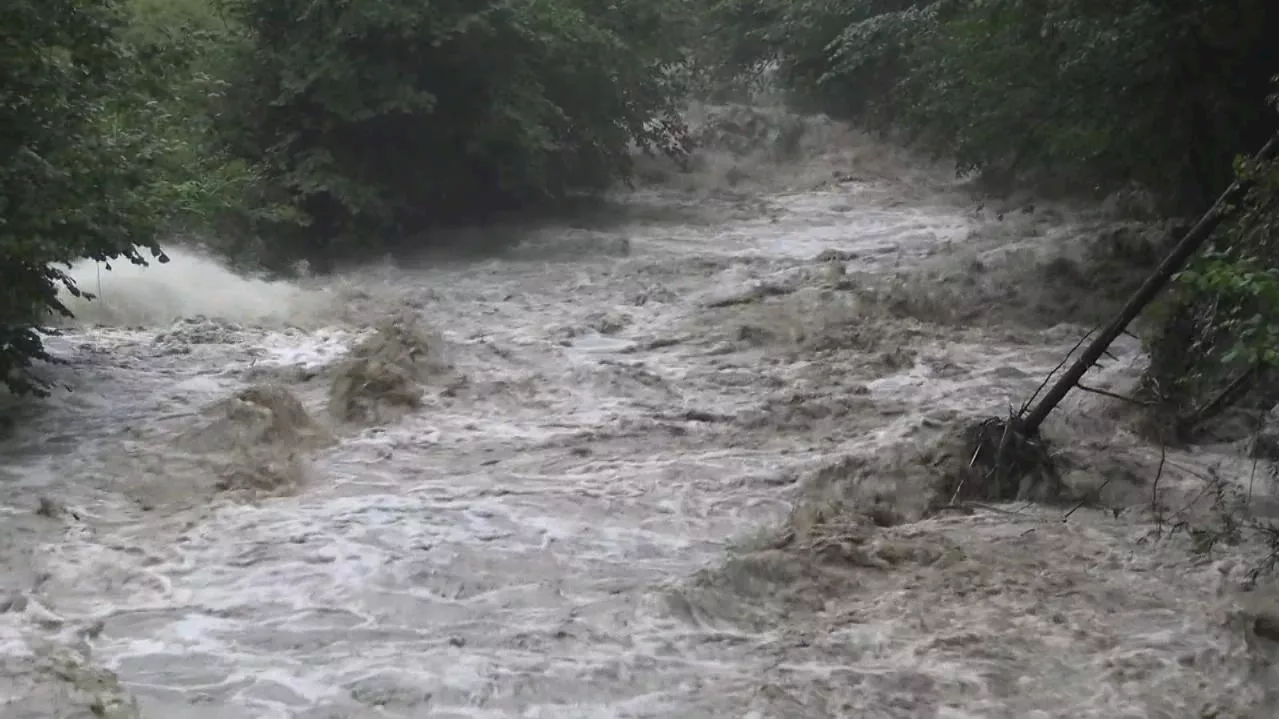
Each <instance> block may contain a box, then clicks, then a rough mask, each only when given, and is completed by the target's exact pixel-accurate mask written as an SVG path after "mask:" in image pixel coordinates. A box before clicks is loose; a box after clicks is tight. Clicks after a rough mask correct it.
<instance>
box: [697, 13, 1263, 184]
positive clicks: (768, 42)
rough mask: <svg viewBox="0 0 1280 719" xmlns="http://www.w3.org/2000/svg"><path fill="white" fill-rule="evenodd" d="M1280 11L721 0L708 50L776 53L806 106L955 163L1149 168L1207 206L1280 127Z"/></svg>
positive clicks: (1094, 180) (1143, 175)
mask: <svg viewBox="0 0 1280 719" xmlns="http://www.w3.org/2000/svg"><path fill="white" fill-rule="evenodd" d="M1268 20H1269V21H1270V22H1268ZM1276 22H1277V7H1276V4H1275V3H1269V2H1265V1H1264V0H1242V2H1239V3H1217V2H1211V1H1210V0H1174V1H1173V2H1155V1H1154V0H1141V1H1138V2H1129V3H1109V2H1099V1H1098V0H1064V1H1062V2H1047V1H1045V0H847V1H840V2H838V1H836V0H715V1H713V2H712V3H711V5H710V9H709V11H708V20H707V23H708V24H709V26H710V27H712V28H713V32H712V42H710V43H708V49H707V50H706V51H704V58H706V59H707V60H709V61H711V62H714V63H718V65H719V67H720V68H722V71H723V72H724V73H727V74H742V73H750V72H755V71H757V70H758V69H759V68H761V67H763V66H764V65H766V64H767V63H775V64H776V66H777V73H778V77H779V79H780V80H781V81H782V82H783V83H784V84H785V85H786V86H787V87H788V89H790V90H792V91H793V93H795V94H796V95H797V96H798V97H799V98H800V99H802V100H804V101H805V103H806V104H809V105H812V106H815V107H818V108H820V109H823V110H825V111H827V112H831V113H833V114H836V115H839V116H844V117H851V118H855V119H860V120H863V121H865V122H868V123H871V124H873V125H878V126H880V127H883V128H892V129H894V130H895V131H899V132H902V133H904V134H905V135H906V136H907V137H908V138H910V139H912V140H915V141H916V142H919V143H920V144H922V145H923V146H925V147H927V148H930V149H932V150H934V151H936V152H938V153H939V154H944V155H947V156H950V157H954V158H955V159H956V161H957V166H958V167H957V169H958V170H960V171H970V170H973V171H979V172H994V173H997V174H1005V175H1010V176H1013V175H1017V176H1022V177H1025V178H1029V179H1039V180H1044V179H1047V178H1052V179H1053V180H1054V182H1055V183H1056V184H1057V185H1059V186H1070V187H1073V188H1074V189H1075V190H1076V191H1077V192H1081V191H1088V190H1092V189H1094V188H1095V187H1098V188H1099V189H1102V190H1106V189H1110V188H1111V187H1113V186H1117V185H1120V184H1122V183H1126V182H1130V181H1137V182H1139V183H1142V184H1144V185H1146V186H1147V187H1149V188H1151V189H1153V190H1155V191H1156V192H1158V193H1161V194H1162V195H1163V196H1164V197H1165V198H1167V199H1168V200H1169V201H1170V202H1182V203H1190V204H1191V205H1193V206H1194V205H1200V206H1202V207H1203V206H1207V204H1208V201H1210V200H1212V198H1213V197H1214V196H1216V195H1217V193H1218V192H1219V191H1220V190H1221V188H1222V187H1224V186H1225V185H1226V184H1227V182H1228V181H1229V180H1230V176H1231V173H1230V161H1231V158H1232V157H1233V156H1234V155H1236V154H1238V153H1241V152H1252V151H1253V150H1255V149H1256V148H1257V147H1258V146H1260V145H1261V144H1262V142H1263V140H1265V138H1266V137H1267V135H1268V133H1271V132H1274V130H1275V124H1274V118H1273V117H1270V116H1267V115H1266V114H1265V113H1261V112H1259V111H1258V108H1259V103H1260V102H1261V100H1262V99H1263V98H1264V97H1265V96H1266V95H1267V94H1268V93H1269V92H1270V91H1271V83H1270V75H1271V73H1272V72H1273V70H1274V67H1275V64H1276V58H1277V54H1276V37H1275V35H1274V34H1273V33H1272V32H1271V28H1272V26H1273V25H1275V24H1276ZM1182 206H1183V207H1185V204H1184V205H1182Z"/></svg>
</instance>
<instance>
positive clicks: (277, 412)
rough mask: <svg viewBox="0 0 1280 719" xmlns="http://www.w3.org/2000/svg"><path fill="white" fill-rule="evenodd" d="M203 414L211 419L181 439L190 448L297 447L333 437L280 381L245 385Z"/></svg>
mask: <svg viewBox="0 0 1280 719" xmlns="http://www.w3.org/2000/svg"><path fill="white" fill-rule="evenodd" d="M201 414H202V415H203V416H204V417H205V418H207V420H208V422H207V423H206V424H203V425H201V426H198V427H195V428H192V429H190V430H188V431H187V432H184V433H183V434H182V435H181V436H180V437H179V440H178V441H179V442H180V443H181V444H182V446H183V447H184V448H185V449H187V450H189V451H195V452H226V451H231V450H234V449H249V448H253V447H261V446H274V447H287V448H290V449H293V448H306V447H319V446H324V445H326V444H328V443H330V442H332V441H333V437H332V435H330V434H329V433H328V432H327V431H326V430H325V429H324V428H323V427H321V426H320V425H319V424H317V423H316V421H315V420H314V419H312V418H311V415H309V414H308V413H307V410H306V409H305V408H304V407H303V406H302V402H300V401H298V398H297V397H295V396H293V394H292V393H291V392H290V391H289V390H288V389H286V388H284V387H282V386H280V385H255V386H252V387H248V388H245V389H243V390H240V391H239V392H237V393H236V394H235V396H233V397H230V398H228V399H225V400H221V401H219V402H215V403H214V404H212V405H210V406H209V407H207V408H205V409H204V411H203V412H202V413H201Z"/></svg>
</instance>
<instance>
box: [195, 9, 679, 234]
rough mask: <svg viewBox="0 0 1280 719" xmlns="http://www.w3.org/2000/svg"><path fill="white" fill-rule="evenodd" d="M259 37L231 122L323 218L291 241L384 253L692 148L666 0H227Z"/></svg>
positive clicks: (227, 102) (311, 212)
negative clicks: (388, 242) (395, 242)
mask: <svg viewBox="0 0 1280 719" xmlns="http://www.w3.org/2000/svg"><path fill="white" fill-rule="evenodd" d="M222 9H223V11H224V12H225V13H226V15H227V17H228V18H229V20H230V21H232V22H234V23H235V24H236V25H237V26H239V27H241V28H243V31H244V33H245V36H246V38H247V42H246V44H245V46H244V48H243V51H242V52H239V53H238V54H237V57H236V60H235V63H236V64H235V70H234V72H233V74H232V75H231V77H233V78H235V82H234V83H233V84H232V86H231V87H230V88H229V89H228V92H227V94H226V96H225V98H224V102H223V104H222V110H221V112H222V117H221V120H220V125H219V132H220V133H221V136H222V137H223V139H224V141H225V142H226V145H227V147H228V148H230V150H231V151H232V152H233V153H235V154H236V155H238V156H240V157H244V158H248V159H250V160H252V159H255V158H265V166H266V170H267V173H268V175H269V178H270V181H271V182H272V183H275V184H276V185H277V186H278V187H279V188H280V189H281V190H282V191H283V193H284V194H285V195H286V196H287V197H288V198H289V201H290V203H291V204H292V206H293V207H294V208H296V209H297V211H298V212H299V214H300V215H301V216H302V217H304V218H305V220H306V222H308V223H309V225H310V226H309V228H308V233H307V235H308V236H307V237H306V239H305V240H300V241H295V242H294V243H293V244H289V245H277V246H276V247H274V248H272V251H273V252H275V253H276V254H277V255H288V254H295V253H301V254H309V255H313V256H314V255H319V256H321V257H324V256H329V257H333V256H342V255H346V254H352V253H355V252H367V251H368V250H369V249H370V247H371V246H374V247H376V246H377V244H378V243H379V241H381V240H383V239H385V238H388V237H391V236H396V235H399V236H406V235H412V234H414V233H418V232H420V231H422V230H425V229H429V228H431V227H433V226H436V225H438V224H441V223H446V222H453V221H458V220H465V219H472V218H477V217H479V218H483V217H485V216H486V215H489V214H491V213H494V212H498V211H502V210H507V209H514V208H520V207H523V206H526V205H528V204H530V203H535V202H538V201H541V200H545V199H550V198H558V197H562V196H564V195H566V194H567V193H569V192H570V191H573V190H575V189H593V188H599V187H602V186H604V185H605V184H607V183H608V182H610V181H612V180H615V179H618V178H626V177H627V176H628V173H629V170H630V160H631V155H630V153H631V150H632V146H633V145H638V146H639V147H641V148H643V149H645V150H658V151H662V152H668V153H675V154H678V153H680V152H682V151H683V143H684V131H683V127H682V125H681V124H680V121H679V119H678V116H677V114H676V109H677V103H678V101H679V99H680V96H681V93H680V87H679V84H678V83H677V82H676V78H677V77H678V75H677V74H676V73H674V72H670V70H671V69H672V67H673V66H674V65H676V64H678V63H679V62H681V60H682V55H681V49H680V46H679V44H678V42H676V39H677V38H678V33H677V32H676V30H677V29H678V25H677V24H676V22H677V19H676V18H675V17H674V16H673V15H672V14H671V7H670V6H669V5H664V4H663V3H662V2H641V0H624V1H622V2H614V3H609V4H604V3H600V2H596V1H595V0H539V1H533V0H522V1H512V0H485V1H483V2H476V3H469V4H455V3H443V4H440V3H422V2H415V1H413V0H392V1H391V2H372V1H366V2H360V1H347V0H225V2H224V3H223V5H222Z"/></svg>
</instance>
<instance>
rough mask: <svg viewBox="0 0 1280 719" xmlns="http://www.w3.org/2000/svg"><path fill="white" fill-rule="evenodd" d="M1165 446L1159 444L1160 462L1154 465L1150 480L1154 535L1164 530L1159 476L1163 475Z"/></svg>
mask: <svg viewBox="0 0 1280 719" xmlns="http://www.w3.org/2000/svg"><path fill="white" fill-rule="evenodd" d="M1164 460H1165V446H1164V444H1161V445H1160V464H1159V465H1158V466H1156V478H1155V479H1154V480H1152V481H1151V510H1152V511H1153V512H1155V514H1156V536H1159V535H1160V534H1162V533H1163V532H1164V511H1163V510H1162V509H1161V508H1160V497H1159V492H1160V478H1161V477H1163V476H1164Z"/></svg>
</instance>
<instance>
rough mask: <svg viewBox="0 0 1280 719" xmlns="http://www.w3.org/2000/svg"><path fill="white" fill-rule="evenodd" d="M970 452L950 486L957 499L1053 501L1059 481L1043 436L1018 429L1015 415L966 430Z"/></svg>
mask: <svg viewBox="0 0 1280 719" xmlns="http://www.w3.org/2000/svg"><path fill="white" fill-rule="evenodd" d="M969 445H970V446H971V447H972V448H973V453H972V455H971V456H970V458H969V464H968V466H966V467H964V468H963V469H962V470H961V472H960V479H959V481H957V482H956V485H955V488H954V489H953V490H952V494H951V502H950V503H954V502H955V500H957V499H986V500H989V501H993V502H1006V501H1015V500H1033V501H1038V502H1047V501H1053V500H1056V499H1058V498H1060V497H1061V496H1062V481H1061V479H1060V478H1059V476H1058V472H1057V469H1056V468H1055V467H1054V463H1053V457H1052V455H1050V453H1049V449H1048V446H1047V445H1046V444H1045V442H1044V440H1043V439H1041V438H1039V437H1036V436H1030V435H1028V434H1027V433H1025V432H1023V431H1022V429H1021V422H1019V420H1018V419H1017V418H1016V417H1010V418H1009V419H1007V420H1001V419H996V418H994V417H993V418H990V419H987V420H985V421H983V422H981V423H980V424H978V425H977V426H976V427H973V428H971V429H970V430H969Z"/></svg>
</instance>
